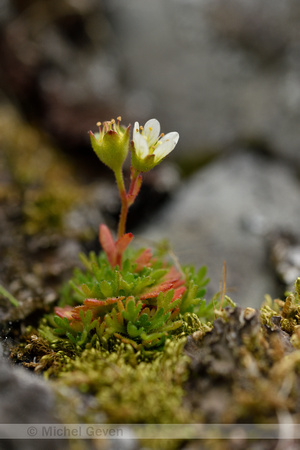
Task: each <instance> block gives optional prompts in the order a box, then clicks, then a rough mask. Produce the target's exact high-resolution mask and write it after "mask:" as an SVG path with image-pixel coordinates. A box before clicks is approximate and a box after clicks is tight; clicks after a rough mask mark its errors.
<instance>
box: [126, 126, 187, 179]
mask: <svg viewBox="0 0 300 450" xmlns="http://www.w3.org/2000/svg"><path fill="white" fill-rule="evenodd" d="M132 139H133V156H134V157H133V166H134V167H135V168H136V169H137V170H140V171H142V172H146V171H147V170H150V169H151V168H152V167H154V166H156V165H157V164H159V163H160V162H161V160H162V159H163V158H165V157H166V156H167V155H168V154H169V153H170V152H171V151H172V150H173V149H174V148H175V146H176V144H177V142H178V139H179V134H178V133H177V132H176V131H172V132H171V133H168V134H166V135H164V134H163V133H162V134H160V123H159V121H158V120H156V119H150V120H148V122H146V123H145V125H144V127H140V125H139V123H138V122H135V124H134V127H133V137H132Z"/></svg>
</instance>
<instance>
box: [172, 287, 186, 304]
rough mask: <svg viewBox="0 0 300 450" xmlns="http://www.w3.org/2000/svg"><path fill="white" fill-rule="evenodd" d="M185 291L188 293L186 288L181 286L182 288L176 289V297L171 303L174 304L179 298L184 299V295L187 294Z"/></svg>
mask: <svg viewBox="0 0 300 450" xmlns="http://www.w3.org/2000/svg"><path fill="white" fill-rule="evenodd" d="M185 291H186V287H185V286H181V287H179V288H177V289H175V291H174V296H173V298H172V300H171V302H174V300H177V299H178V298H180V297H182V295H183V294H184V293H185Z"/></svg>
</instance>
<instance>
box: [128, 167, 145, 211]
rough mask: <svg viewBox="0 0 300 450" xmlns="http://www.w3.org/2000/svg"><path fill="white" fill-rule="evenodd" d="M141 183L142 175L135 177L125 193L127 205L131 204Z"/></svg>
mask: <svg viewBox="0 0 300 450" xmlns="http://www.w3.org/2000/svg"><path fill="white" fill-rule="evenodd" d="M141 185H142V175H139V176H138V177H137V178H135V179H134V180H133V181H132V182H131V185H130V189H129V192H128V195H127V202H128V206H131V205H132V204H133V202H134V200H135V199H136V197H137V195H138V193H139V191H140V189H141Z"/></svg>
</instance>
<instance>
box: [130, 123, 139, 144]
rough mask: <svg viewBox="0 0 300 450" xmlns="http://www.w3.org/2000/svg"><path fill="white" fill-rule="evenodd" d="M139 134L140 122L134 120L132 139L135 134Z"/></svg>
mask: <svg viewBox="0 0 300 450" xmlns="http://www.w3.org/2000/svg"><path fill="white" fill-rule="evenodd" d="M138 134H140V124H139V123H138V122H134V127H133V132H132V139H133V140H134V138H135V136H136V135H138Z"/></svg>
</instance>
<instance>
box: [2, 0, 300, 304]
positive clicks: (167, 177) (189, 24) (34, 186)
mask: <svg viewBox="0 0 300 450" xmlns="http://www.w3.org/2000/svg"><path fill="white" fill-rule="evenodd" d="M0 60H1V65H0V108H1V114H0V121H1V123H2V124H0V125H1V129H2V132H1V136H0V141H1V149H0V152H1V154H0V157H1V158H2V161H0V174H1V167H2V175H1V179H0V181H1V184H2V188H1V190H0V208H2V213H1V215H2V216H3V217H2V218H3V220H2V225H1V227H2V228H5V224H6V225H7V226H6V228H5V230H4V231H3V230H2V247H1V248H2V255H5V257H6V258H7V255H11V254H12V253H14V251H13V250H12V248H13V247H15V246H17V245H18V243H20V242H21V244H20V245H21V247H20V248H21V249H22V251H21V253H18V251H17V250H16V251H15V253H16V254H17V255H18V256H12V257H11V261H12V262H11V265H9V264H10V263H9V262H6V263H5V264H4V265H3V263H2V265H1V267H0V269H1V272H0V283H2V284H4V285H5V286H6V287H7V288H10V291H13V294H14V295H16V297H18V295H21V294H20V289H21V288H22V289H23V287H24V286H23V284H22V283H25V287H26V289H27V290H28V289H29V291H30V295H31V297H33V298H35V295H37V294H36V292H35V291H34V289H33V287H32V286H30V283H31V285H32V284H33V285H34V284H35V289H37V287H38V288H41V286H40V284H41V282H40V281H36V279H33V278H32V276H33V275H32V273H33V272H34V276H36V277H38V275H39V274H40V273H43V277H44V278H43V282H42V284H44V288H47V289H50V287H49V284H51V283H52V282H53V278H54V277H55V276H58V275H61V274H62V273H64V271H66V273H67V272H68V271H69V270H70V268H71V266H72V265H73V264H74V265H75V263H76V256H75V254H77V252H78V250H80V248H79V247H80V245H81V244H79V243H78V242H83V236H85V237H86V236H89V237H90V239H91V241H90V242H92V241H93V239H95V240H94V244H93V245H95V246H97V243H96V242H97V239H96V237H95V236H96V232H97V227H98V222H99V220H106V221H108V223H109V224H110V226H114V225H115V223H116V219H117V215H118V200H117V198H116V195H115V194H114V185H113V181H112V177H111V175H110V174H109V173H108V172H107V171H106V170H105V168H104V167H102V166H101V164H100V163H98V161H97V159H96V157H95V156H94V155H93V152H92V151H91V148H90V145H89V141H88V135H87V131H88V130H89V129H95V124H96V122H97V121H99V120H100V121H103V120H107V119H110V118H112V117H116V116H118V115H121V116H122V118H123V122H124V123H125V124H127V123H133V121H135V120H138V121H139V122H140V123H144V122H145V121H146V120H148V119H149V118H152V117H155V118H157V119H158V120H160V122H161V124H162V129H163V131H165V132H168V131H173V130H174V131H175V130H176V131H178V132H179V133H180V141H179V144H178V146H177V147H176V150H175V151H174V152H173V154H172V155H171V156H170V157H169V158H168V160H166V161H165V162H164V163H163V164H162V165H161V167H160V168H158V169H157V170H156V171H153V173H149V175H148V177H146V180H145V187H144V189H143V191H142V194H141V197H140V199H139V202H138V204H137V206H136V208H135V210H133V211H132V213H131V217H130V220H129V227H130V229H131V230H133V231H135V232H136V233H137V234H139V235H141V236H143V237H144V238H148V239H152V240H154V241H157V240H159V239H161V238H165V237H167V238H168V239H169V241H170V244H171V247H172V248H173V250H174V252H175V254H176V255H177V257H178V258H179V261H180V262H181V263H182V264H186V263H194V264H195V265H196V266H197V267H200V266H201V265H203V264H206V265H207V266H208V274H209V276H210V278H211V283H210V290H209V293H208V297H209V296H210V295H213V294H214V293H215V292H216V291H218V290H219V285H220V280H221V278H222V270H223V262H224V261H226V266H227V280H226V281H227V288H228V295H230V296H231V297H232V298H233V300H234V301H236V302H238V303H239V304H242V305H249V306H254V307H258V306H259V305H260V304H261V302H262V301H263V298H264V295H265V294H266V293H269V294H270V295H272V296H282V293H283V291H284V290H285V289H291V288H292V284H293V281H294V279H295V278H296V276H299V274H300V246H299V239H300V231H299V230H300V227H299V221H300V202H299V194H300V181H299V178H300V177H299V174H300V127H299V122H300V71H299V68H300V4H299V3H297V2H295V1H292V0H265V1H264V2H262V1H259V0H253V1H251V2H247V1H245V0H226V1H225V0H151V2H150V1H146V0H144V1H141V0H126V1H122V0H10V1H9V0H0ZM8 130H9V131H8ZM26 139H28V140H29V141H28V142H26ZM32 140H33V142H32ZM49 146H50V147H51V148H53V149H55V154H56V155H59V156H58V157H59V158H63V160H64V164H65V163H66V164H68V165H69V166H70V167H69V168H68V169H67V175H66V172H64V173H62V172H61V171H56V170H53V169H51V170H50V169H49V167H50V166H51V164H50V163H49V161H50V160H51V161H53V158H54V157H53V156H49V155H50V154H51V155H52V150H51V152H50V153H49V152H48V150H46V151H45V147H47V148H48V147H49ZM12 147H13V148H12ZM26 149H27V150H26ZM28 149H31V150H30V151H29V150H28ZM32 149H35V150H32ZM28 151H29V155H30V157H29V156H25V157H24V161H23V162H22V160H20V154H21V153H22V152H23V154H24V155H28V153H26V152H28ZM24 152H25V153H24ZM32 152H33V153H32ZM11 154H15V155H16V154H17V155H18V158H19V159H18V165H19V166H20V167H24V165H26V163H27V164H29V166H30V167H33V168H34V170H33V172H34V173H35V174H32V173H31V174H30V176H29V178H28V176H27V178H26V177H25V178H26V179H25V181H24V177H23V178H22V179H21V182H20V172H19V171H18V173H17V174H16V171H14V164H15V163H14V159H12V158H11V157H10V155H11ZM15 158H16V156H15ZM48 163H49V164H50V166H47V164H48ZM46 166H47V167H48V168H47V167H46ZM54 166H55V167H56V165H55V164H54ZM51 167H53V165H52V166H51ZM64 167H65V166H64ZM26 173H27V175H28V172H26ZM37 173H40V176H38V177H37V176H36V175H37ZM49 173H50V174H51V176H50V181H49ZM62 181H63V184H61V183H62ZM16 182H17V185H18V188H19V190H18V193H17V194H16V190H14V191H13V192H14V195H12V194H11V191H10V193H8V190H7V186H11V185H12V183H16ZM20 186H21V187H20ZM52 189H54V190H55V194H53V190H52ZM86 189H87V190H86ZM41 191H42V192H43V193H45V191H46V193H47V195H46V194H45V195H44V194H43V195H42V200H41V198H40V194H39V192H41ZM49 192H50V193H49ZM79 192H81V194H80V193H79ZM87 192H88V193H87ZM60 193H62V195H63V201H62V202H60V203H59V214H56V210H55V208H56V206H57V202H58V199H59V198H60ZM71 193H73V197H74V193H75V194H76V195H75V197H76V198H75V199H74V198H73V197H72V194H71ZM83 193H85V194H83ZM53 195H54V200H53ZM80 196H83V198H81V200H80ZM49 198H50V200H49ZM87 198H88V200H87ZM49 202H50V203H49ZM20 204H22V208H21V210H22V213H21V214H20V211H19V210H18V208H17V206H20ZM49 204H51V208H50V207H49ZM159 206H160V208H159ZM162 206H163V207H162ZM18 211H19V212H18ZM24 211H25V212H24ZM48 213H49V215H47V214H48ZM62 215H63V218H62V217H61V216H62ZM24 217H25V220H24ZM39 217H41V221H42V226H41V225H39V224H38V223H39V222H38V218H39ZM49 217H50V218H49ZM50 219H51V220H52V222H51V226H52V227H54V228H51V227H50V226H49V229H50V228H51V229H56V231H55V232H53V233H54V234H53V233H52V235H51V236H50V237H49V236H48V237H46V238H44V239H42V238H39V236H38V233H42V232H43V233H45V229H46V234H47V232H48V231H49V229H47V228H48V227H47V224H48V223H50V222H49V220H50ZM53 220H54V223H53ZM24 223H25V227H24ZM58 223H60V224H61V225H62V228H63V236H64V238H63V239H62V238H61V237H60V238H58V237H57V236H58V235H57V233H58V232H57V227H56V225H57V224H58ZM21 225H22V226H21ZM16 226H17V231H15V232H14V233H15V234H11V230H12V229H16V228H15V227H16ZM55 227H56V228H55ZM91 230H94V233H95V235H94V237H93V236H92V231H91ZM55 233H56V234H55ZM48 234H49V233H48ZM20 236H23V237H20ZM53 236H54V237H53ZM60 236H62V234H60ZM0 245H1V243H0ZM91 247H92V244H91V243H90V244H82V248H85V249H87V248H91ZM96 248H97V247H96ZM3 249H6V250H5V252H4V250H3ZM32 249H33V250H32ZM3 252H4V253H3ZM23 252H29V253H28V254H29V255H31V254H32V253H30V252H34V261H33V263H32V260H31V259H30V258H31V256H30V258H29V259H28V260H27V258H24V259H23V260H22V257H21V256H20V255H22V254H23ZM20 258H21V262H22V264H23V265H24V264H25V262H24V261H25V260H26V264H25V265H26V268H25V269H24V270H25V275H26V276H25V275H24V274H23V275H24V276H23V278H22V277H21V278H20V277H19V278H20V279H21V281H18V282H17V281H16V280H15V279H18V276H17V274H14V272H13V269H12V267H14V264H15V263H14V261H16V259H18V261H19V264H21V262H20ZM57 258H59V262H60V265H58V266H56V269H55V267H53V264H54V266H55V263H56V262H57ZM6 261H8V259H6ZM22 264H21V265H22ZM8 266H9V267H8ZM41 267H42V269H41ZM49 267H50V268H49ZM22 270H23V269H22ZM49 271H50V274H49V273H48V272H49ZM29 274H31V277H30V276H29ZM45 274H46V275H45ZM55 274H56V275H55ZM28 276H29V278H28ZM24 277H25V278H24ZM14 278H15V279H14ZM24 279H25V281H24ZM26 280H27V281H26ZM28 280H29V281H28ZM50 281H51V283H50ZM14 282H15V285H13V283H14ZM16 283H17V284H18V283H19V284H18V286H17V287H16ZM20 283H21V287H20ZM26 283H27V284H26ZM28 284H29V286H28ZM52 284H53V283H52ZM36 286H37V287H36ZM41 292H42V291H41V290H40V291H39V294H38V295H39V297H42V295H41ZM51 295H52V297H51ZM50 297H51V298H50ZM49 298H50V300H49V302H51V301H54V299H55V295H54V294H51V292H50V293H49Z"/></svg>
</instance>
